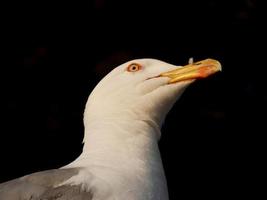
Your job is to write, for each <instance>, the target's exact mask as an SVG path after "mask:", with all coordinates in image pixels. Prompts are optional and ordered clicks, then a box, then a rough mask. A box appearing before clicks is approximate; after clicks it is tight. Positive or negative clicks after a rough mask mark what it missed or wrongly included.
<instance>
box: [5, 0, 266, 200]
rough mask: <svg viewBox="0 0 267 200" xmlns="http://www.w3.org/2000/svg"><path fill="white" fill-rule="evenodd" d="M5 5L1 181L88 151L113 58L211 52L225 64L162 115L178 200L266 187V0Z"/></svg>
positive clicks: (176, 59)
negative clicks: (93, 97)
mask: <svg viewBox="0 0 267 200" xmlns="http://www.w3.org/2000/svg"><path fill="white" fill-rule="evenodd" d="M174 2H176V3H174ZM2 9H3V10H4V11H6V12H4V13H3V16H2V19H1V21H2V22H3V23H2V25H1V32H2V36H1V43H2V45H1V49H2V50H3V53H1V57H2V58H1V75H2V78H1V80H2V84H1V85H2V88H3V89H2V90H1V117H2V120H1V124H0V127H1V130H0V155H1V163H0V182H3V181H7V180H9V179H12V178H16V177H19V176H22V175H25V174H28V173H32V172H35V171H39V170H45V169H51V168H58V167H61V166H63V165H65V164H67V163H69V162H71V161H72V160H73V159H75V158H76V157H77V156H78V155H79V154H80V153H81V150H82V138H83V123H82V117H83V109H84V105H85V103H86V100H87V97H88V95H89V94H90V91H91V90H92V89H93V88H94V86H95V85H96V84H97V82H98V81H99V80H100V79H101V78H102V77H103V76H104V75H106V74H107V73H108V72H109V71H110V70H111V69H113V68H114V67H115V66H117V65H119V64H121V63H123V62H125V61H128V60H130V59H134V58H143V57H150V58H157V59H161V60H164V61H166V62H170V63H172V64H177V65H183V64H186V63H187V62H188V58H189V57H194V59H195V60H196V61H197V60H201V59H205V58H208V57H211V58H215V59H218V60H219V61H220V62H221V63H222V65H223V72H221V73H218V74H216V75H214V76H212V77H209V78H207V79H205V80H200V81H198V82H196V83H194V84H193V85H192V86H190V87H189V88H188V89H187V90H186V92H185V93H184V95H183V96H182V98H181V99H180V100H179V101H178V102H177V104H176V105H175V106H174V108H173V109H172V111H171V112H170V113H169V115H168V117H167V119H166V122H165V124H164V126H163V130H162V131H163V136H162V139H161V141H160V149H161V152H162V156H163V163H164V167H165V171H166V176H167V180H168V185H169V193H170V199H190V198H191V197H198V198H209V197H211V198H213V199H216V198H220V197H230V196H235V197H240V196H248V195H253V196H254V197H255V195H256V194H257V193H258V191H259V190H261V188H262V186H261V184H260V180H261V177H262V174H261V168H262V163H263V160H264V159H265V157H264V156H263V152H264V151H263V150H264V134H265V132H266V127H265V123H266V122H265V118H266V114H265V113H266V110H267V107H266V103H267V94H266V86H265V85H266V84H265V79H266V68H267V66H266V63H265V62H266V61H265V57H266V55H265V49H266V31H265V30H264V29H265V25H266V21H265V15H266V14H265V13H264V10H265V7H264V5H262V4H261V2H260V1H257V0H240V1H219V0H204V1H193V0H180V1H137V0H136V1H116V0H113V1H111V0H95V1H82V0H78V1H72V2H68V1H49V0H48V1H29V0H25V1H19V2H15V1H9V2H8V3H5V4H3V5H2Z"/></svg>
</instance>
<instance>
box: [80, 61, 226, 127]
mask: <svg viewBox="0 0 267 200" xmlns="http://www.w3.org/2000/svg"><path fill="white" fill-rule="evenodd" d="M220 70H221V65H220V63H219V62H218V61H216V60H213V59H206V60H202V61H199V62H190V63H189V64H188V65H185V66H176V65H173V64H169V63H166V62H163V61H160V60H156V59H136V60H132V61H129V62H126V63H124V64H122V65H120V66H118V67H116V68H114V69H113V70H112V71H111V72H110V73H109V74H107V75H106V76H105V77H104V78H103V79H102V80H101V81H100V82H99V83H98V85H97V86H96V87H95V89H94V90H93V91H92V93H91V94H90V96H89V99H88V101H87V104H86V109H85V116H84V117H85V125H86V123H87V122H88V121H90V120H92V119H97V120H104V119H120V120H142V121H145V122H153V123H155V124H157V125H158V126H161V125H162V123H163V121H164V119H165V116H166V114H167V113H168V112H169V110H170V109H171V107H172V106H173V104H174V103H175V102H176V101H177V99H178V98H179V97H180V96H181V94H182V93H183V91H184V90H185V88H186V87H187V86H189V85H190V84H191V83H192V82H194V80H196V79H200V78H205V77H207V76H209V75H211V74H213V73H215V72H217V71H220Z"/></svg>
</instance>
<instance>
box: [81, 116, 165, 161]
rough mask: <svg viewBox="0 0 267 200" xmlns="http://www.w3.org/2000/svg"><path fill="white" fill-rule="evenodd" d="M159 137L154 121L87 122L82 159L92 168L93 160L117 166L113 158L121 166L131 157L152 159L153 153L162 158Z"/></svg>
mask: <svg viewBox="0 0 267 200" xmlns="http://www.w3.org/2000/svg"><path fill="white" fill-rule="evenodd" d="M159 135H160V127H159V126H157V125H156V124H155V123H152V122H144V121H138V120H133V121H129V120H127V119H123V120H122V119H120V120H117V119H108V120H102V121H90V122H87V123H86V122H85V135H84V148H83V153H82V154H81V156H80V158H79V159H80V160H84V164H86V161H85V160H86V159H87V158H88V162H89V160H90V165H91V164H92V162H93V160H94V163H95V164H101V165H113V164H114V163H113V162H110V160H111V159H112V161H114V160H117V162H118V163H119V162H121V161H122V160H123V159H125V161H127V160H129V157H131V158H132V159H133V160H134V158H136V160H138V159H140V156H141V157H142V158H143V159H144V160H145V159H146V158H149V159H150V158H151V155H149V154H156V153H157V154H158V155H153V157H155V158H156V157H160V155H159V152H158V136H159ZM155 152H156V153H155ZM109 158H110V159H109ZM157 159H158V158H157ZM160 161H161V160H160Z"/></svg>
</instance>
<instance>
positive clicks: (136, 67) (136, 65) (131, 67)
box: [127, 63, 142, 72]
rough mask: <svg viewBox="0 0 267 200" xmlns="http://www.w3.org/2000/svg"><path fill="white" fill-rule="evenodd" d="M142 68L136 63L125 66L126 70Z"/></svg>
mask: <svg viewBox="0 0 267 200" xmlns="http://www.w3.org/2000/svg"><path fill="white" fill-rule="evenodd" d="M141 68H142V66H141V65H139V64H138V63H131V64H130V65H129V66H128V67H127V71H128V72H137V71H139V70H140V69H141Z"/></svg>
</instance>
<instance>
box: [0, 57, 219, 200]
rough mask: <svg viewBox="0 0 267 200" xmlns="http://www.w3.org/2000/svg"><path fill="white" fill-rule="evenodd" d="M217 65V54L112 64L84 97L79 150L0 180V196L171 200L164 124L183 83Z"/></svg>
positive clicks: (216, 68) (25, 199)
mask: <svg viewBox="0 0 267 200" xmlns="http://www.w3.org/2000/svg"><path fill="white" fill-rule="evenodd" d="M220 70H221V64H220V63H219V61H217V60H214V59H205V60H202V61H198V62H193V60H192V59H190V61H189V64H187V65H185V66H176V65H173V64H169V63H166V62H163V61H160V60H156V59H135V60H132V61H129V62H126V63H124V64H122V65H120V66H118V67H116V68H114V69H113V70H112V71H111V72H110V73H109V74H107V75H106V76H105V77H104V78H103V79H102V80H101V81H100V82H99V83H98V84H97V86H96V87H95V88H94V90H93V91H92V92H91V94H90V96H89V98H88V101H87V103H86V106H85V111H84V140H83V143H84V146H83V151H82V153H81V155H80V156H79V157H78V158H77V159H75V160H74V161H73V162H71V163H69V164H68V165H66V166H63V167H61V168H59V169H51V170H46V171H40V172H36V173H33V174H30V175H26V176H23V177H20V178H17V179H14V180H10V181H8V182H4V183H2V184H0V199H1V200H168V199H169V197H168V189H167V181H166V178H165V174H164V170H163V165H162V160H161V156H160V151H159V148H158V141H159V139H160V137H161V131H160V129H161V126H162V124H163V122H164V119H165V117H166V115H167V113H168V112H169V110H170V109H171V108H172V106H173V105H174V103H175V102H176V101H177V100H178V99H179V97H180V96H181V94H182V93H183V92H184V90H185V89H186V87H188V86H189V85H190V84H191V83H193V82H194V81H195V80H197V79H201V78H206V77H208V76H210V75H212V74H214V73H216V72H218V71H220Z"/></svg>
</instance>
